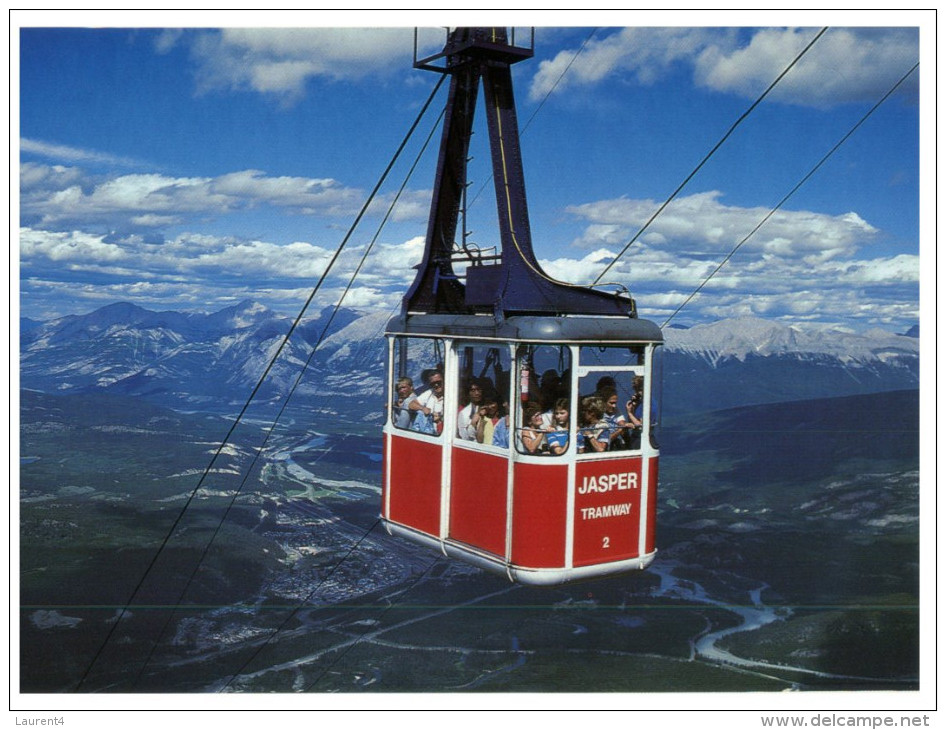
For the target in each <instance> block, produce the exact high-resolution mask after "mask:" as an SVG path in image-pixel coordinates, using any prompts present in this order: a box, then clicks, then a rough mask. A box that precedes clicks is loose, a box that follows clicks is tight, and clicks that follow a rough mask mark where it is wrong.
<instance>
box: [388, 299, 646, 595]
mask: <svg viewBox="0 0 946 730" xmlns="http://www.w3.org/2000/svg"><path fill="white" fill-rule="evenodd" d="M420 319H423V322H422V323H417V324H415V323H414V322H412V321H405V320H404V319H401V318H398V319H397V320H395V321H392V322H391V324H390V325H389V334H388V341H389V351H388V361H389V372H390V373H391V374H392V377H391V378H390V382H389V394H390V397H391V400H390V401H389V402H390V403H391V408H390V410H389V413H390V417H389V418H388V422H387V424H386V426H385V429H384V460H383V463H384V487H383V496H382V499H383V509H382V515H383V517H384V519H385V522H386V525H387V528H388V530H389V531H390V532H392V533H393V534H397V535H402V536H404V537H409V538H411V539H414V540H416V541H419V542H422V543H427V544H430V545H431V546H434V547H436V548H437V549H439V550H442V552H443V554H445V555H447V556H452V557H461V558H464V559H466V560H468V561H470V562H473V563H475V564H477V565H479V566H481V567H483V568H486V569H490V570H494V571H499V572H503V573H506V574H507V575H508V576H509V578H510V579H511V580H514V581H519V582H523V583H531V584H539V585H553V584H558V583H563V582H566V581H570V580H576V579H581V578H590V577H597V576H603V575H609V574H612V573H617V572H622V571H627V570H632V569H639V568H644V567H646V566H647V565H648V564H649V563H650V562H651V560H652V559H653V557H654V553H655V542H654V533H655V521H656V504H657V463H658V455H659V451H658V446H657V443H656V441H655V439H654V437H653V433H654V426H655V425H656V424H655V420H656V417H657V414H656V413H655V409H654V408H653V407H651V408H645V407H644V404H645V403H651V404H653V403H656V402H657V397H656V396H657V394H656V389H655V387H654V386H655V382H654V376H653V373H654V368H653V363H654V352H655V347H656V346H657V345H658V344H659V342H660V332H659V330H658V329H657V328H656V327H655V326H654V325H652V324H651V323H648V322H644V321H641V320H636V319H627V320H624V321H617V322H602V321H601V319H599V318H589V317H575V318H571V317H559V318H555V319H548V318H541V317H511V318H509V319H507V320H506V321H505V322H504V323H503V324H502V326H500V327H495V326H493V323H492V321H491V318H486V321H485V322H484V321H483V318H479V317H464V316H457V317H444V318H440V319H439V321H438V322H436V323H435V322H431V321H430V320H431V319H433V318H432V317H422V318H420ZM438 325H439V326H438ZM438 329H439V330H440V331H439V332H438V331H437V330H438ZM635 414H636V415H635ZM635 420H636V422H637V423H639V424H640V425H635V423H634V421H635Z"/></svg>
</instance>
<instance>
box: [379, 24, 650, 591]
mask: <svg viewBox="0 0 946 730" xmlns="http://www.w3.org/2000/svg"><path fill="white" fill-rule="evenodd" d="M531 55H532V48H531V42H530V46H529V47H525V46H518V45H516V43H515V39H514V38H510V34H509V33H507V31H506V29H505V28H458V29H456V30H454V31H452V32H450V33H449V35H448V38H447V43H446V46H445V48H444V50H443V52H442V53H439V54H437V55H436V56H432V57H430V58H426V59H421V60H415V66H417V67H420V68H427V69H433V70H436V71H439V72H441V73H447V74H449V75H450V77H451V78H450V82H451V85H450V94H449V98H448V101H447V109H446V113H445V119H444V129H443V135H442V139H441V147H440V158H439V164H438V169H437V178H436V181H435V185H434V197H433V201H432V205H431V213H430V219H429V222H428V230H427V245H426V250H425V255H424V259H423V261H422V262H421V264H420V265H419V267H418V274H417V277H416V279H415V281H414V283H413V285H412V286H411V288H410V290H409V291H408V292H407V294H406V295H405V297H404V302H403V306H402V310H401V313H400V314H399V315H398V316H396V317H394V318H393V319H392V320H391V321H390V322H389V324H388V327H387V337H388V344H389V352H388V373H389V378H388V403H389V415H388V418H387V422H386V424H385V427H384V457H383V491H382V507H381V516H382V519H383V522H384V524H385V527H386V529H387V530H388V532H389V533H391V534H395V535H399V536H402V537H406V538H409V539H412V540H415V541H418V542H420V543H424V544H428V545H430V546H432V547H435V548H436V549H438V550H440V551H441V552H442V553H443V554H444V555H447V556H451V557H457V558H461V559H464V560H467V561H469V562H472V563H474V564H475V565H478V566H480V567H482V568H484V569H487V570H492V571H496V572H499V573H503V574H505V575H507V576H508V577H509V579H510V580H513V581H518V582H522V583H528V584H535V585H554V584H559V583H564V582H568V581H572V580H580V579H586V578H593V577H599V576H604V575H611V574H615V573H619V572H624V571H628V570H636V569H641V568H644V567H646V566H647V565H648V564H649V563H650V562H651V561H652V560H653V558H654V554H655V552H656V546H655V522H656V503H657V472H658V469H657V464H658V456H659V450H658V446H657V443H656V440H655V436H654V433H655V427H656V425H657V424H656V420H657V408H656V404H657V402H658V394H657V383H658V382H659V377H658V375H659V373H658V368H657V367H655V362H656V354H657V353H658V352H659V350H658V349H657V348H658V346H659V345H660V344H661V343H662V341H663V337H662V334H661V332H660V329H659V328H658V327H657V326H656V325H655V324H653V323H652V322H648V321H646V320H643V319H640V318H638V317H637V311H636V306H635V303H634V300H633V299H632V298H631V297H630V296H628V295H626V294H624V293H609V292H604V291H600V290H596V289H592V288H589V287H581V286H574V285H571V284H566V283H564V282H560V281H556V280H553V279H552V278H551V277H549V276H548V275H547V274H545V272H544V271H543V270H542V268H541V267H540V266H539V263H538V261H537V260H536V259H535V256H534V254H533V251H532V240H531V233H530V230H529V219H528V211H527V207H526V197H525V185H524V181H523V173H522V161H521V155H520V147H519V138H518V126H517V121H516V111H515V103H514V100H513V93H512V80H511V74H510V65H511V64H512V63H515V62H517V61H519V60H523V59H525V58H529V57H531ZM440 62H442V65H436V64H437V63H440ZM481 82H482V86H483V89H484V101H485V107H486V114H487V126H488V130H489V140H490V150H491V155H492V163H493V176H494V182H495V187H496V199H497V209H498V217H499V228H500V243H501V249H500V252H499V253H498V254H497V255H492V256H481V255H478V252H476V251H471V250H469V249H468V248H467V247H463V246H459V247H458V246H456V245H455V243H454V240H455V235H456V231H457V221H458V217H459V210H460V206H461V202H462V194H463V190H464V189H465V187H466V184H467V179H466V163H467V154H468V149H469V142H470V135H471V130H472V121H473V110H474V108H475V106H476V97H477V93H478V90H479V87H480V84H481Z"/></svg>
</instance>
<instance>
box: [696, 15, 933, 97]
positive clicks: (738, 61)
mask: <svg viewBox="0 0 946 730" xmlns="http://www.w3.org/2000/svg"><path fill="white" fill-rule="evenodd" d="M815 34H816V31H815V29H812V28H804V29H795V28H792V29H776V28H766V29H763V30H760V31H757V32H756V33H755V34H754V35H753V37H752V40H751V41H750V42H749V44H748V45H744V46H741V47H739V48H735V49H727V48H725V47H723V46H718V45H711V46H708V47H707V48H705V49H704V50H703V51H702V52H701V53H700V54H699V56H698V57H697V58H696V59H695V71H696V79H697V82H698V83H699V84H700V85H702V86H705V87H706V88H709V89H713V90H714V91H725V92H733V93H736V94H740V95H742V96H746V97H755V96H758V95H759V94H760V93H762V91H764V90H765V88H766V87H768V85H769V84H770V83H772V81H773V80H774V79H775V78H776V77H777V76H778V75H779V74H780V73H781V72H782V70H783V69H784V68H785V67H786V66H787V65H788V63H789V62H790V61H791V60H792V59H793V58H795V56H797V55H798V54H799V53H800V52H801V51H802V49H803V48H804V47H805V46H806V45H807V44H808V43H809V42H810V41H811V39H812V38H814V36H815ZM918 43H919V37H918V34H917V33H916V31H914V30H912V29H905V28H904V29H899V28H883V29H871V28H859V29H853V28H830V29H828V31H827V32H826V33H825V34H824V35H823V36H822V37H821V38H820V39H819V40H818V42H817V43H816V44H815V45H814V46H812V48H811V50H810V51H809V52H808V53H807V54H806V55H805V56H804V57H803V59H802V60H801V61H799V63H798V64H796V66H795V67H794V68H793V69H792V70H791V71H790V72H789V73H788V74H787V75H786V76H785V78H784V79H783V80H782V81H780V82H779V85H778V86H777V87H776V89H775V90H774V91H773V92H772V97H771V98H772V99H773V100H779V101H783V102H787V103H791V104H798V105H804V106H815V107H830V106H834V105H836V104H842V103H846V102H863V101H876V100H877V99H878V98H879V97H880V96H881V95H882V94H883V93H884V92H886V91H887V89H888V88H890V86H892V85H893V83H894V82H895V81H896V80H897V79H898V78H900V76H902V75H903V74H905V73H906V72H907V71H909V70H910V68H911V67H912V66H913V64H914V63H916V61H917V60H918V59H919V47H918Z"/></svg>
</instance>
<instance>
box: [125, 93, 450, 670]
mask: <svg viewBox="0 0 946 730" xmlns="http://www.w3.org/2000/svg"><path fill="white" fill-rule="evenodd" d="M445 111H446V110H444V112H445ZM444 112H441V114H440V117H438V118H437V121H436V122H434V124H433V126H432V127H431V131H430V133H429V134H428V135H427V139H426V140H425V141H424V144H423V145H422V146H421V149H420V151H419V152H418V153H417V156H416V157H415V158H414V163H413V164H412V165H411V168H410V170H408V172H407V175H406V176H405V178H404V182H403V183H401V187H400V188H399V189H398V191H397V194H396V195H395V196H394V199H393V200H392V201H391V205H389V206H388V210H387V212H386V213H385V215H384V218H383V219H382V220H381V223H380V224H379V225H378V229H377V231H376V232H375V234H374V237H373V238H372V239H371V242H370V243H369V244H368V246H367V247H366V249H365V252H364V254H363V255H362V257H361V261H360V262H359V263H358V266H357V267H356V269H355V271H354V273H353V274H352V275H351V277H350V278H349V280H348V285H347V286H346V287H345V290H344V292H343V293H342V295H341V297H339V300H338V302H337V303H336V305H335V308H334V309H333V310H332V314H331V315H330V316H329V318H328V321H327V322H326V323H325V325H324V326H323V327H322V331H321V333H320V334H319V337H318V339H317V340H316V342H315V344H313V345H312V348H311V349H310V351H309V356H308V358H307V359H306V361H305V363H304V364H303V366H302V368H301V370H300V371H299V374H298V375H297V376H296V379H295V381H294V383H293V385H292V387H291V388H290V389H289V392H288V394H287V395H286V397H285V398H284V399H283V404H282V406H281V407H280V409H279V412H278V413H277V414H276V417H275V418H274V419H273V422H272V425H271V426H270V427H269V430H268V431H267V432H266V436H265V437H264V438H263V441H262V443H261V444H260V445H259V447H257V449H256V454H255V455H254V457H253V461H252V462H251V463H250V465H249V467H248V468H247V469H246V472H245V473H244V476H243V480H242V481H241V482H240V486H239V487H237V489H236V491H235V492H234V494H233V496H232V497H231V498H230V502H229V503H228V504H227V508H226V510H224V513H223V515H222V516H221V518H220V520H219V521H218V523H217V526H216V528H215V529H214V531H213V534H212V535H211V536H210V540H209V541H208V542H207V545H206V546H205V547H204V550H203V552H202V553H201V556H200V558H199V560H198V561H197V564H196V566H195V567H194V570H193V571H192V572H191V575H190V577H189V578H188V580H187V583H186V584H185V586H184V589H183V590H182V591H181V594H180V596H179V597H178V599H177V603H176V604H175V608H177V607H179V606H180V605H181V603H182V602H183V600H184V598H185V597H186V595H187V591H188V590H189V589H190V586H191V584H192V583H193V581H194V580H195V578H196V577H197V573H198V571H199V570H200V568H201V566H202V565H203V563H204V560H205V559H206V557H207V555H208V554H209V552H210V548H211V546H212V545H213V544H214V542H215V541H216V539H217V536H218V534H219V533H220V530H221V529H222V528H223V525H224V523H225V522H226V520H227V518H228V517H229V515H230V512H231V510H232V509H233V506H234V505H235V504H236V500H237V497H239V496H240V494H241V493H242V491H243V487H245V486H246V483H247V481H248V480H249V478H250V475H251V474H252V473H253V469H255V468H256V464H257V462H258V461H259V459H260V457H261V456H262V455H263V453H264V452H265V450H266V446H267V444H268V443H269V439H270V437H271V436H272V435H273V432H274V431H275V429H276V426H277V424H278V423H279V421H280V420H281V419H282V416H283V414H284V413H285V411H286V408H287V407H288V406H289V402H290V401H291V400H292V396H293V395H294V394H295V392H296V389H297V388H298V387H299V384H300V383H301V382H302V377H303V376H304V375H305V373H306V371H307V370H308V368H309V365H310V364H311V363H312V359H313V357H315V353H316V351H317V350H318V348H319V346H320V345H321V344H322V342H323V340H324V339H325V336H326V335H327V334H328V330H329V327H331V325H332V322H333V321H334V319H335V315H336V314H338V310H339V309H340V308H341V306H342V302H343V301H344V300H345V297H346V296H347V295H348V292H349V291H351V287H352V286H353V284H354V283H355V279H356V278H357V276H358V274H359V272H360V271H361V268H362V267H363V266H364V264H365V261H366V260H367V258H368V254H369V253H370V252H371V249H372V248H373V247H374V244H375V243H376V242H377V240H378V237H379V236H380V235H381V231H382V230H383V229H384V226H385V225H386V224H387V222H388V219H389V218H390V217H391V214H392V213H393V211H394V208H395V206H396V205H397V203H398V200H400V198H401V195H402V194H403V193H404V190H405V188H406V187H407V184H408V182H409V181H410V179H411V177H412V176H413V174H414V170H415V169H416V168H417V165H418V164H419V162H420V160H421V157H422V156H423V154H424V152H425V151H426V149H427V146H428V145H429V144H430V140H431V139H432V138H433V135H434V132H435V131H436V129H437V125H438V124H439V122H440V119H441V118H442V117H443V114H444ZM418 121H419V120H418ZM411 131H413V129H412V130H411ZM372 529H374V526H373V525H372V527H371V528H369V532H370V530H372ZM336 567H338V566H336ZM171 618H172V615H169V616H168V619H167V621H166V622H165V624H164V627H163V628H162V630H161V633H160V635H159V636H158V639H157V640H156V641H155V642H154V643H153V644H152V647H151V651H150V652H149V653H148V657H147V659H146V660H145V663H144V665H142V667H141V669H140V670H139V672H138V676H137V677H136V679H135V683H134V685H133V686H134V687H136V686H137V685H138V682H139V681H140V680H141V677H142V675H143V673H144V671H145V669H146V668H147V666H148V664H150V662H151V659H152V657H153V655H154V652H155V651H156V650H157V647H158V645H159V644H160V643H161V639H162V638H163V637H164V634H165V632H166V631H167V628H168V626H169V625H170V622H171Z"/></svg>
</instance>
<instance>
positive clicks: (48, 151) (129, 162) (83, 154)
mask: <svg viewBox="0 0 946 730" xmlns="http://www.w3.org/2000/svg"><path fill="white" fill-rule="evenodd" d="M20 153H26V154H31V155H37V156H39V157H46V158H51V159H55V160H59V161H63V162H73V163H86V164H103V165H110V166H116V167H137V166H140V165H141V163H140V162H138V161H137V160H133V159H131V158H128V157H119V156H118V155H111V154H109V153H107V152H99V151H97V150H84V149H80V148H78V147H70V146H68V145H63V144H55V143H52V142H43V141H41V140H36V139H26V138H21V139H20Z"/></svg>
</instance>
